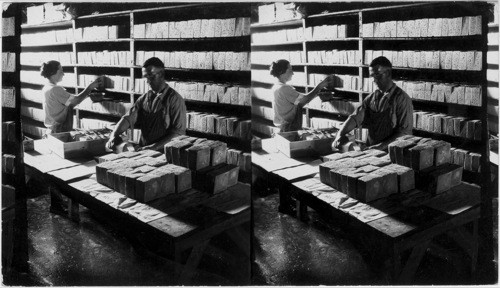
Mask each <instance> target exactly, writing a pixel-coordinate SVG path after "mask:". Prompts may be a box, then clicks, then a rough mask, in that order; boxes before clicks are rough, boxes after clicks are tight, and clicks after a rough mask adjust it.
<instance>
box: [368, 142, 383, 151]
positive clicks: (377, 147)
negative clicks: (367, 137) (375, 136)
mask: <svg viewBox="0 0 500 288" xmlns="http://www.w3.org/2000/svg"><path fill="white" fill-rule="evenodd" d="M382 146H383V145H382V143H378V144H375V145H372V146H369V147H367V148H366V149H378V150H384V149H383V147H382Z"/></svg>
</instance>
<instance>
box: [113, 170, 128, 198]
mask: <svg viewBox="0 0 500 288" xmlns="http://www.w3.org/2000/svg"><path fill="white" fill-rule="evenodd" d="M132 171H133V169H132V168H123V169H117V170H113V172H112V175H113V187H111V186H110V188H112V189H113V190H115V191H117V192H120V193H122V194H125V185H123V183H122V180H124V179H125V178H124V175H125V174H127V173H130V172H132Z"/></svg>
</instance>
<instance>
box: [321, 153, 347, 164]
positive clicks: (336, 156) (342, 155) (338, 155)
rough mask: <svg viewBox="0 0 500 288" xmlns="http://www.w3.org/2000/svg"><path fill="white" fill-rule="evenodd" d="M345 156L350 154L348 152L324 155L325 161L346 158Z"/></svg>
mask: <svg viewBox="0 0 500 288" xmlns="http://www.w3.org/2000/svg"><path fill="white" fill-rule="evenodd" d="M344 158H349V155H347V154H346V153H333V154H330V155H325V156H323V161H324V162H327V161H333V160H340V159H344Z"/></svg>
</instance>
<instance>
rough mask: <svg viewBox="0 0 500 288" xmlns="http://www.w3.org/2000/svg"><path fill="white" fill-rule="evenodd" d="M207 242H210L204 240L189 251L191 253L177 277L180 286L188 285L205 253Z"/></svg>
mask: <svg viewBox="0 0 500 288" xmlns="http://www.w3.org/2000/svg"><path fill="white" fill-rule="evenodd" d="M208 242H210V240H205V241H203V242H202V243H200V244H198V245H196V246H194V247H193V249H192V250H191V253H189V256H188V258H187V260H186V264H185V265H184V267H183V268H182V271H181V273H180V275H179V284H180V285H190V282H191V280H192V278H193V275H194V272H195V271H196V267H198V264H200V260H201V257H202V256H203V253H204V252H205V248H206V247H207V245H208ZM176 258H177V257H176ZM176 261H177V259H176Z"/></svg>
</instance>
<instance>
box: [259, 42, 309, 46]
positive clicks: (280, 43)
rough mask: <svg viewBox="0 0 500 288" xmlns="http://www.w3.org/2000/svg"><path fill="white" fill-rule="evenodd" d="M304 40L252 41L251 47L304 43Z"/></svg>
mask: <svg viewBox="0 0 500 288" xmlns="http://www.w3.org/2000/svg"><path fill="white" fill-rule="evenodd" d="M302 43H304V41H288V42H276V43H252V44H251V45H250V46H251V47H269V46H287V45H298V44H302Z"/></svg>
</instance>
